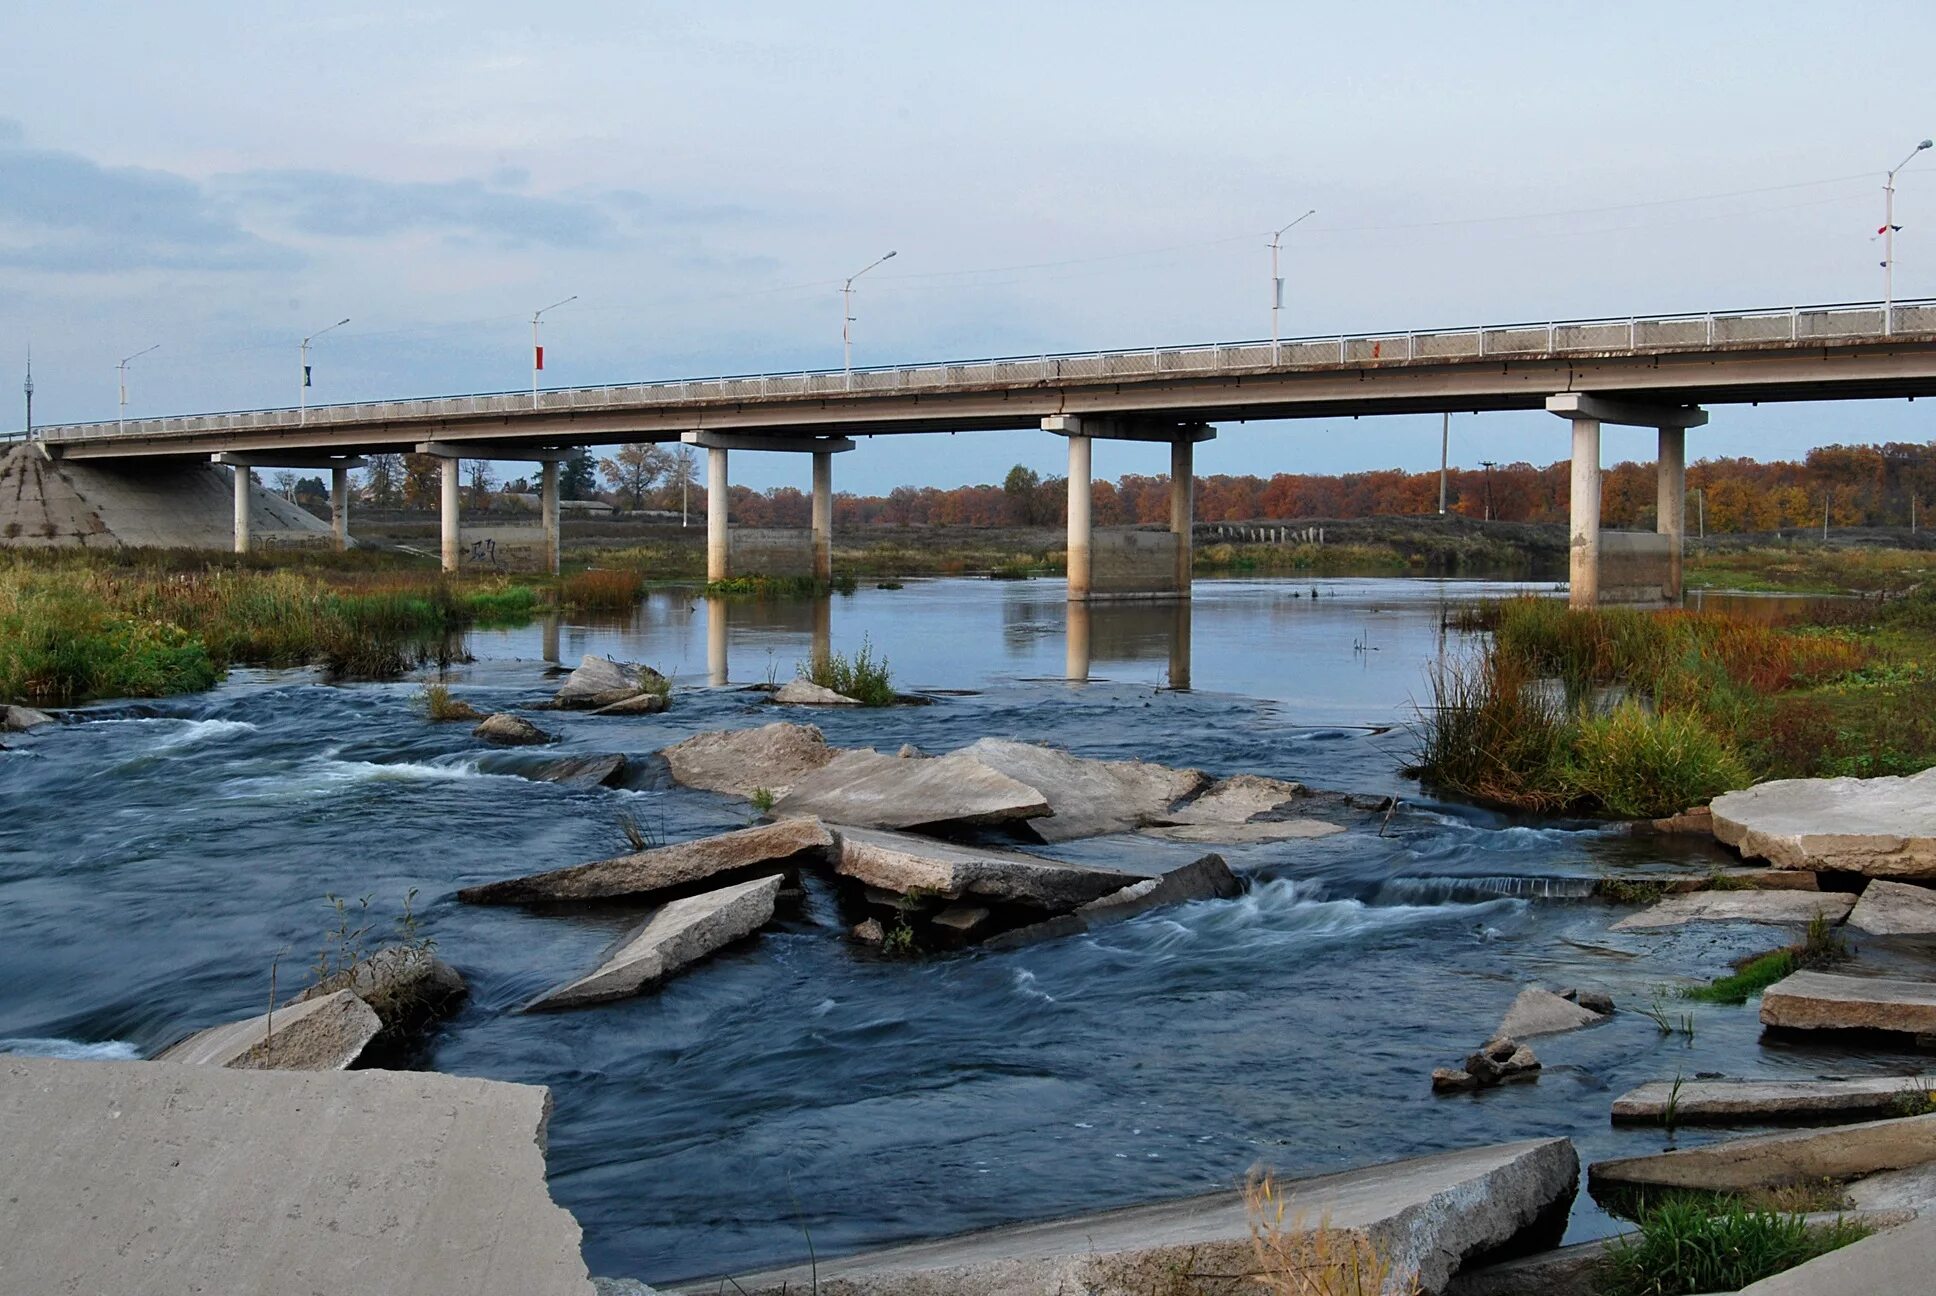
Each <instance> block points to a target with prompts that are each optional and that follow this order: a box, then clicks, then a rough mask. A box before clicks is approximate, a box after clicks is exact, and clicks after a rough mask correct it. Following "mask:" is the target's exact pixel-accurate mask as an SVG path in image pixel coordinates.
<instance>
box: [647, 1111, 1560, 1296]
mask: <svg viewBox="0 0 1936 1296" xmlns="http://www.w3.org/2000/svg"><path fill="white" fill-rule="evenodd" d="M1578 1179H1579V1158H1578V1156H1577V1155H1576V1154H1575V1152H1574V1151H1573V1145H1572V1144H1571V1143H1570V1142H1568V1141H1567V1140H1566V1139H1559V1138H1556V1139H1532V1140H1528V1141H1526V1142H1521V1143H1507V1144H1503V1145H1500V1146H1497V1147H1485V1148H1471V1149H1467V1150H1464V1151H1459V1152H1446V1153H1441V1154H1439V1155H1437V1156H1427V1157H1418V1158H1415V1159H1413V1160H1410V1161H1396V1162H1392V1163H1390V1164H1387V1165H1379V1166H1371V1167H1369V1168H1366V1169H1363V1170H1352V1171H1347V1172H1345V1173H1343V1174H1335V1175H1326V1176H1324V1177H1323V1178H1318V1179H1306V1180H1302V1181H1299V1182H1296V1183H1287V1184H1281V1185H1280V1186H1279V1191H1280V1193H1281V1195H1282V1196H1283V1198H1284V1199H1285V1202H1286V1206H1285V1216H1284V1217H1285V1219H1286V1221H1287V1222H1288V1221H1291V1220H1294V1219H1298V1218H1301V1219H1302V1220H1303V1221H1304V1222H1305V1226H1306V1227H1308V1228H1316V1227H1317V1226H1318V1224H1319V1221H1327V1222H1328V1224H1329V1227H1330V1228H1331V1229H1332V1230H1334V1231H1337V1232H1342V1233H1346V1234H1349V1235H1352V1236H1355V1237H1360V1238H1365V1239H1368V1240H1369V1241H1370V1242H1371V1244H1372V1245H1373V1246H1375V1247H1376V1248H1377V1249H1378V1251H1379V1253H1380V1254H1381V1255H1383V1256H1385V1257H1387V1258H1388V1259H1389V1260H1390V1261H1391V1262H1392V1264H1393V1267H1394V1271H1395V1272H1394V1278H1395V1279H1396V1278H1397V1276H1398V1275H1401V1274H1402V1275H1410V1274H1414V1273H1415V1274H1417V1276H1418V1279H1419V1281H1420V1283H1421V1284H1422V1286H1423V1287H1424V1289H1425V1290H1426V1291H1439V1290H1441V1289H1442V1288H1443V1287H1444V1286H1445V1283H1446V1280H1447V1278H1448V1277H1449V1276H1450V1275H1451V1273H1452V1272H1453V1271H1454V1270H1455V1269H1456V1268H1457V1267H1458V1266H1459V1264H1460V1263H1461V1262H1462V1261H1463V1260H1464V1258H1465V1257H1467V1256H1469V1255H1474V1254H1477V1253H1479V1252H1482V1251H1486V1250H1490V1249H1492V1248H1494V1247H1497V1246H1500V1245H1503V1244H1504V1243H1506V1242H1507V1241H1509V1240H1511V1239H1513V1238H1515V1237H1518V1236H1520V1235H1521V1234H1524V1233H1526V1232H1527V1231H1528V1230H1534V1231H1545V1230H1547V1229H1550V1230H1551V1232H1552V1235H1553V1236H1554V1237H1555V1238H1557V1236H1558V1232H1559V1228H1560V1227H1561V1226H1562V1225H1563V1223H1564V1219H1565V1214H1566V1210H1567V1208H1568V1206H1569V1205H1570V1204H1571V1202H1572V1200H1573V1193H1574V1189H1575V1187H1576V1185H1577V1183H1578ZM1253 1259H1254V1255H1253V1252H1252V1250H1251V1235H1250V1216H1249V1213H1248V1212H1247V1211H1246V1210H1245V1208H1244V1204H1243V1199H1242V1197H1241V1196H1240V1195H1239V1194H1238V1193H1236V1192H1234V1191H1225V1192H1219V1193H1211V1194H1208V1195H1206V1196H1201V1197H1189V1198H1184V1199H1182V1200H1180V1201H1169V1202H1159V1203H1156V1204H1153V1205H1148V1206H1132V1207H1129V1208H1127V1209H1124V1210H1114V1211H1105V1212H1103V1213H1101V1214H1096V1215H1084V1216H1078V1217H1075V1218H1071V1219H1060V1220H1048V1221H1043V1222H1040V1223H1034V1224H1018V1225H1014V1226H1011V1227H1008V1228H998V1229H989V1230H985V1231H983V1232H979V1233H969V1234H964V1235H962V1236H960V1237H953V1238H944V1239H941V1240H939V1241H934V1242H919V1243H915V1244H913V1245H911V1246H901V1247H894V1248H891V1249H889V1250H885V1251H874V1252H868V1253H865V1254H861V1255H854V1256H846V1257H843V1258H837V1259H828V1258H825V1257H822V1258H821V1259H820V1261H819V1263H818V1266H817V1269H818V1282H817V1283H816V1282H815V1273H814V1269H813V1268H810V1267H809V1266H806V1265H801V1266H799V1267H797V1268H792V1269H784V1270H776V1271H773V1272H769V1273H762V1274H753V1275H748V1276H743V1277H738V1278H735V1279H734V1280H732V1281H731V1282H730V1283H727V1284H726V1289H727V1290H728V1291H733V1292H743V1293H745V1294H746V1296H776V1294H777V1293H780V1292H782V1291H785V1292H788V1293H793V1294H794V1296H797V1294H798V1293H801V1292H807V1291H814V1290H817V1291H818V1292H819V1293H820V1296H1068V1294H1069V1293H1074V1292H1081V1293H1085V1296H1147V1294H1148V1293H1150V1292H1152V1291H1157V1290H1163V1288H1159V1287H1158V1286H1157V1285H1156V1283H1157V1282H1158V1281H1159V1280H1160V1279H1163V1278H1165V1277H1166V1276H1167V1277H1169V1278H1171V1279H1173V1278H1174V1276H1175V1273H1176V1267H1177V1265H1178V1264H1179V1263H1184V1264H1188V1265H1190V1266H1191V1267H1192V1269H1193V1270H1200V1271H1205V1272H1210V1273H1244V1272H1248V1269H1246V1268H1245V1266H1248V1265H1250V1264H1251V1263H1252V1261H1253ZM719 1287H720V1280H719V1279H717V1278H715V1279H712V1280H709V1281H707V1282H700V1283H692V1284H689V1285H687V1286H684V1287H681V1288H678V1289H676V1290H678V1291H680V1292H684V1293H689V1294H690V1296H700V1294H701V1293H705V1294H706V1296H714V1294H715V1293H717V1292H718V1290H719ZM1396 1289H1397V1288H1396V1287H1395V1286H1391V1287H1388V1290H1396Z"/></svg>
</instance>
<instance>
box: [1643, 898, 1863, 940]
mask: <svg viewBox="0 0 1936 1296" xmlns="http://www.w3.org/2000/svg"><path fill="white" fill-rule="evenodd" d="M1854 907H1855V897H1854V896H1852V895H1844V894H1842V893H1840V892H1835V891H1692V892H1689V893H1687V894H1686V895H1670V896H1668V897H1667V898H1666V899H1664V900H1662V901H1661V902H1660V903H1659V904H1657V905H1654V906H1653V907H1652V908H1650V909H1643V910H1641V911H1640V912H1639V913H1637V914H1633V915H1630V916H1629V917H1626V918H1622V919H1621V920H1620V921H1619V922H1617V923H1615V924H1614V925H1613V928H1612V930H1614V931H1647V930H1649V929H1652V928H1657V927H1679V926H1682V925H1683V924H1686V923H1696V922H1701V923H1710V922H1751V923H1774V924H1778V925H1794V926H1798V927H1806V926H1807V925H1808V924H1809V923H1811V922H1813V921H1815V918H1816V916H1817V915H1818V914H1826V915H1827V916H1828V920H1829V921H1830V922H1832V923H1839V922H1841V921H1842V920H1843V919H1844V918H1846V917H1848V915H1849V910H1850V909H1853V908H1854Z"/></svg>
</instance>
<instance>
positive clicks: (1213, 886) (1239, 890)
mask: <svg viewBox="0 0 1936 1296" xmlns="http://www.w3.org/2000/svg"><path fill="white" fill-rule="evenodd" d="M1243 889H1244V884H1243V883H1242V882H1240V881H1238V880H1237V876H1236V874H1234V873H1232V872H1231V871H1230V866H1229V865H1228V864H1226V863H1224V858H1223V856H1221V855H1205V856H1204V857H1203V858H1201V859H1198V860H1193V861H1192V862H1190V863H1188V864H1185V865H1183V866H1182V867H1181V868H1174V869H1171V870H1170V871H1169V872H1168V873H1165V874H1163V875H1162V876H1161V877H1153V878H1141V879H1139V880H1138V881H1135V882H1132V883H1131V884H1129V885H1128V886H1126V887H1123V888H1122V889H1121V890H1119V891H1112V892H1110V893H1109V894H1108V895H1105V896H1102V897H1100V898H1098V899H1095V900H1091V901H1089V902H1088V903H1087V904H1082V905H1078V906H1076V908H1075V909H1074V910H1073V911H1071V912H1069V913H1066V914H1060V915H1058V916H1056V917H1054V918H1050V919H1049V920H1047V921H1046V922H1039V923H1034V924H1031V925H1030V926H1027V927H1018V928H1016V929H1014V930H1013V931H1007V932H1003V933H1001V934H1000V935H998V936H996V937H994V938H993V939H991V940H990V941H988V943H987V944H988V948H990V949H1015V948H1019V947H1020V946H1023V945H1033V944H1035V943H1036V942H1038V941H1045V940H1058V939H1060V938H1062V937H1064V936H1079V935H1081V934H1082V933H1083V932H1086V931H1090V930H1092V929H1093V928H1096V927H1101V926H1105V925H1107V924H1109V923H1113V922H1121V921H1123V920H1124V919H1127V918H1134V917H1135V916H1136V915H1138V914H1142V913H1148V912H1149V911H1150V910H1152V909H1161V908H1164V907H1166V906H1169V905H1178V904H1185V903H1187V902H1189V901H1191V900H1228V899H1231V898H1232V897H1234V896H1238V895H1241V894H1243Z"/></svg>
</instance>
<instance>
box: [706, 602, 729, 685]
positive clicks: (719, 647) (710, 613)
mask: <svg viewBox="0 0 1936 1296" xmlns="http://www.w3.org/2000/svg"><path fill="white" fill-rule="evenodd" d="M728 633H729V632H728V629H727V624H726V600H725V599H723V598H718V597H714V598H709V599H707V600H706V682H707V683H708V684H711V685H712V686H713V687H714V688H724V687H725V686H726V683H727V682H728V680H730V679H731V674H730V672H729V668H728V663H727V660H726V644H727V638H728Z"/></svg>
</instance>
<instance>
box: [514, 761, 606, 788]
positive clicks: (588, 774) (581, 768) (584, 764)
mask: <svg viewBox="0 0 1936 1296" xmlns="http://www.w3.org/2000/svg"><path fill="white" fill-rule="evenodd" d="M626 768H627V767H626V762H625V757H623V756H620V755H617V754H612V755H606V756H562V757H560V758H558V759H557V760H554V761H546V762H545V763H544V764H543V765H540V766H539V767H538V768H537V769H534V770H531V771H530V772H528V773H526V774H525V776H524V777H526V778H528V779H530V780H531V781H532V782H534V783H558V784H562V785H563V786H565V787H576V788H595V787H617V786H618V785H619V784H621V783H623V782H624V781H625V775H626Z"/></svg>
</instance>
